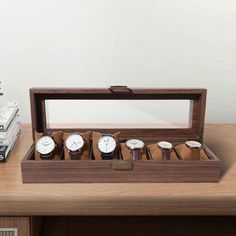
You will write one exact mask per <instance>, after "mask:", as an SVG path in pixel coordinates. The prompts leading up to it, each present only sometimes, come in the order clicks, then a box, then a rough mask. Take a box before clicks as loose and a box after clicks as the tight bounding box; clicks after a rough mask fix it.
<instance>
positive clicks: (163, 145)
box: [157, 141, 173, 149]
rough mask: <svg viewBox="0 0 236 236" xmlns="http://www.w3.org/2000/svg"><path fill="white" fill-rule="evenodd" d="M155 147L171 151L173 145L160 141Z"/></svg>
mask: <svg viewBox="0 0 236 236" xmlns="http://www.w3.org/2000/svg"><path fill="white" fill-rule="evenodd" d="M157 145H158V146H159V147H160V148H163V149H171V148H172V147H173V145H172V144H171V143H169V142H165V141H161V142H159V143H157Z"/></svg>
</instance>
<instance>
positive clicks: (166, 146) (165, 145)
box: [157, 141, 173, 160]
mask: <svg viewBox="0 0 236 236" xmlns="http://www.w3.org/2000/svg"><path fill="white" fill-rule="evenodd" d="M157 146H158V147H159V148H161V150H162V156H163V160H170V153H171V151H172V150H173V145H172V144H171V143H169V142H166V141H161V142H159V143H157Z"/></svg>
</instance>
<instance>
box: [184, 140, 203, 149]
mask: <svg viewBox="0 0 236 236" xmlns="http://www.w3.org/2000/svg"><path fill="white" fill-rule="evenodd" d="M185 144H186V145H187V146H188V147H190V148H201V146H202V144H201V143H199V142H197V141H192V140H190V141H187V142H185Z"/></svg>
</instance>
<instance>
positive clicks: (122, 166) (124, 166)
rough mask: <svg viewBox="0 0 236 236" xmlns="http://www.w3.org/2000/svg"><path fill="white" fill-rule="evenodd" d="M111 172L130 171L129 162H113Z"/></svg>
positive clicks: (130, 165) (130, 164)
mask: <svg viewBox="0 0 236 236" xmlns="http://www.w3.org/2000/svg"><path fill="white" fill-rule="evenodd" d="M112 169H113V170H132V163H131V161H123V160H114V161H113V163H112Z"/></svg>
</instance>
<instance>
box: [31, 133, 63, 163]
mask: <svg viewBox="0 0 236 236" xmlns="http://www.w3.org/2000/svg"><path fill="white" fill-rule="evenodd" d="M43 135H44V134H43V133H38V132H34V140H35V143H37V141H38V140H39V139H40V138H41V137H42V136H43ZM51 137H52V138H53V140H54V142H55V143H56V147H55V149H54V150H53V152H52V160H60V159H61V154H62V131H57V132H53V133H52V135H51ZM34 157H35V160H41V157H40V153H39V152H37V150H36V148H35V154H34Z"/></svg>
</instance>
